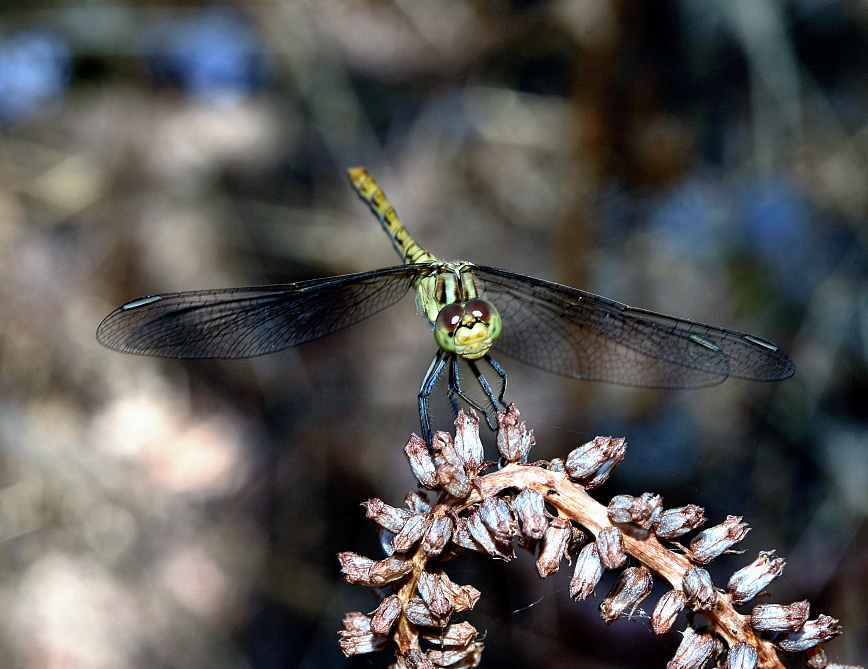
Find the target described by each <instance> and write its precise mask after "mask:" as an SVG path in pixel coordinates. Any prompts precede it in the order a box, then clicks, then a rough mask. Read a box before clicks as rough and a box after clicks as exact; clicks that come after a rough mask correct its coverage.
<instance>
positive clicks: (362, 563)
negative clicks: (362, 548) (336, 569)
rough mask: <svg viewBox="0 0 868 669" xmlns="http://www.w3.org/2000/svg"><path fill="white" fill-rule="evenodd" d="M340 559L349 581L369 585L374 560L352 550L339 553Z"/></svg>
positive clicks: (345, 577)
mask: <svg viewBox="0 0 868 669" xmlns="http://www.w3.org/2000/svg"><path fill="white" fill-rule="evenodd" d="M338 560H339V561H340V563H341V571H342V572H343V573H344V580H345V581H346V582H347V583H353V584H360V585H367V584H368V583H369V582H370V580H371V567H373V566H374V560H372V559H371V558H366V557H365V556H363V555H359V554H358V553H351V552H350V551H345V552H343V553H338Z"/></svg>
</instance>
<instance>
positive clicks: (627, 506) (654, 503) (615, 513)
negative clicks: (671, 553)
mask: <svg viewBox="0 0 868 669" xmlns="http://www.w3.org/2000/svg"><path fill="white" fill-rule="evenodd" d="M662 510H663V501H662V499H661V497H660V495H652V494H651V493H650V492H646V493H643V494H642V495H640V496H639V497H633V496H632V495H616V496H615V497H613V498H612V501H610V502H609V507H608V509H607V513H608V516H609V520H610V521H611V522H613V523H619V524H622V525H626V524H628V523H629V524H630V525H635V526H636V527H638V528H640V529H643V530H647V529H649V528H650V527H651V525H653V524H654V522H655V521H656V520H657V518H658V517H659V516H660V512H661V511H662Z"/></svg>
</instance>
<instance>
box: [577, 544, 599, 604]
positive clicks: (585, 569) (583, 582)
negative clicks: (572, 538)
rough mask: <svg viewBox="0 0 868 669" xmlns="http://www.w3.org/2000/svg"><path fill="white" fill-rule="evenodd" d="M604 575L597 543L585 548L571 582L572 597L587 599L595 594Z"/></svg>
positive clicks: (581, 552)
mask: <svg viewBox="0 0 868 669" xmlns="http://www.w3.org/2000/svg"><path fill="white" fill-rule="evenodd" d="M602 575H603V564H602V562H600V551H599V549H598V548H597V543H596V542H591V543H589V544H588V545H587V546H585V547H584V548H583V549H582V550H581V551H580V552H579V556H578V557H577V558H576V568H575V570H574V571H573V579H572V580H571V581H570V597H573V598H575V599H587V598H588V596H589V595H591V594H592V593H593V592H594V588H596V587H597V583H599V582H600V577H601V576H602Z"/></svg>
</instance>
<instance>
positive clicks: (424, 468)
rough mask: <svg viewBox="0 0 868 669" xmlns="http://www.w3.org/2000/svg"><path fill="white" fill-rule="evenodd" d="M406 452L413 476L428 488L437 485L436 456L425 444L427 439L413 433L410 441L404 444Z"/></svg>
mask: <svg viewBox="0 0 868 669" xmlns="http://www.w3.org/2000/svg"><path fill="white" fill-rule="evenodd" d="M404 453H405V454H406V456H407V460H409V461H410V469H412V470H413V476H415V477H416V479H417V480H418V481H419V483H421V484H422V485H423V486H425V487H426V488H428V489H431V490H433V489H434V488H436V487H437V470H436V468H435V466H434V458H433V457H432V456H431V451H429V450H428V446H427V445H426V444H425V440H424V439H422V438H421V437H419V436H417V435H416V434H411V435H410V439H409V441H407V443H406V444H405V445H404Z"/></svg>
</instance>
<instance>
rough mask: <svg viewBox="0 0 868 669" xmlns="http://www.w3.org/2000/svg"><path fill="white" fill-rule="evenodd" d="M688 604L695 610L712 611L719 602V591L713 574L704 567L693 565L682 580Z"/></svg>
mask: <svg viewBox="0 0 868 669" xmlns="http://www.w3.org/2000/svg"><path fill="white" fill-rule="evenodd" d="M681 587H682V588H684V595H685V597H687V606H689V607H690V608H691V609H693V610H694V611H711V610H712V609H713V608H714V606H715V605H716V604H717V592H716V591H715V590H714V584H713V583H712V582H711V576H710V575H709V574H708V572H707V571H705V569H703V568H702V567H691V568H690V569H688V570H687V572H686V573H685V574H684V578H683V579H682V581H681Z"/></svg>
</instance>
